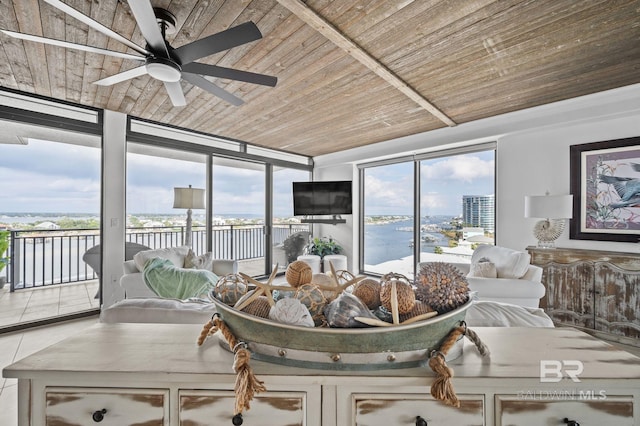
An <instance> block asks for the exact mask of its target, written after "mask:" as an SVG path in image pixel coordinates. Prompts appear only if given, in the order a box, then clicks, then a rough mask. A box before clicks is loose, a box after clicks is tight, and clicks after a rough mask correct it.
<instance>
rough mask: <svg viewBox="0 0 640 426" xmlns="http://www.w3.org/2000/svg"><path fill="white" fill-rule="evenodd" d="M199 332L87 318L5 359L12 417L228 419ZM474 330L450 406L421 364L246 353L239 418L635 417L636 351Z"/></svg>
mask: <svg viewBox="0 0 640 426" xmlns="http://www.w3.org/2000/svg"><path fill="white" fill-rule="evenodd" d="M200 330H201V327H200V326H198V325H192V324H191V325H190V324H98V325H96V326H95V327H93V328H90V329H88V330H87V331H85V332H83V333H81V334H79V335H77V336H73V337H71V338H69V339H67V340H64V341H62V342H60V343H57V344H55V345H53V346H50V347H49V348H46V349H44V350H43V351H40V352H38V353H35V354H33V355H31V356H28V357H26V358H24V359H22V360H20V361H18V362H16V363H14V364H12V365H10V366H8V367H6V368H5V369H4V370H3V375H4V377H10V378H17V379H18V415H19V425H20V426H27V425H30V426H45V425H92V424H99V425H101V426H102V425H105V426H110V425H117V426H122V425H133V424H140V425H142V424H144V425H147V426H152V425H162V426H177V425H192V426H198V425H202V426H205V425H212V424H214V425H216V426H224V425H229V426H231V425H232V417H233V410H234V391H233V388H234V382H235V375H234V374H233V372H232V363H233V356H232V354H231V353H229V352H227V351H226V350H224V349H223V348H222V347H221V346H220V345H219V342H218V338H217V336H214V338H212V339H209V340H207V342H205V344H204V345H203V346H201V347H198V346H197V345H196V344H195V341H196V339H197V337H198V335H199V333H200ZM474 330H475V331H476V332H477V334H478V335H479V336H480V338H481V339H482V341H483V342H484V343H485V344H486V345H487V346H488V347H489V349H490V351H491V353H490V355H488V356H486V357H482V356H480V354H479V353H478V351H477V349H476V347H475V346H474V345H473V344H471V343H470V342H469V341H468V340H467V339H465V343H464V347H463V350H462V355H461V356H460V357H458V358H457V359H455V360H452V361H450V362H449V363H448V365H449V367H451V368H452V369H453V370H454V372H455V374H454V378H453V387H454V389H455V391H456V393H457V394H458V397H459V398H460V400H461V407H460V408H455V407H451V406H448V405H445V404H444V403H442V402H440V401H437V400H434V399H433V398H432V397H431V395H430V385H431V383H432V382H433V379H434V375H433V373H432V372H431V370H430V369H429V368H428V367H426V366H425V367H424V368H407V369H387V370H375V371H330V370H310V369H306V368H295V367H288V366H286V365H278V364H269V363H265V362H259V361H256V360H252V361H251V366H252V368H253V370H254V372H255V373H256V374H257V376H258V378H259V379H260V380H263V381H264V383H265V386H266V387H267V391H266V392H263V393H260V394H257V396H256V398H255V399H254V401H253V402H252V403H251V408H250V410H247V411H245V412H244V413H243V423H242V424H243V425H244V426H285V425H286V426H291V425H299V426H348V425H365V424H366V425H369V426H387V425H394V426H413V425H424V424H427V425H428V426H444V425H447V426H449V425H486V426H489V425H496V426H507V425H514V424H517V425H519V426H539V425H541V424H545V425H556V424H557V425H562V424H568V423H567V422H564V419H565V418H566V419H567V420H574V421H576V422H578V423H580V424H583V425H587V424H597V425H626V426H638V425H640V408H638V407H640V405H639V404H640V358H638V357H636V356H634V355H631V354H629V353H627V352H624V351H621V350H619V349H617V348H615V347H613V346H611V345H610V344H608V343H606V342H604V341H602V340H599V339H596V338H594V337H592V336H590V335H588V334H586V333H584V332H581V331H578V330H576V329H573V328H516V327H512V328H507V327H502V328H475V329H474ZM543 363H544V364H543ZM572 377H573V378H572ZM421 420H423V421H424V422H426V423H423V422H421Z"/></svg>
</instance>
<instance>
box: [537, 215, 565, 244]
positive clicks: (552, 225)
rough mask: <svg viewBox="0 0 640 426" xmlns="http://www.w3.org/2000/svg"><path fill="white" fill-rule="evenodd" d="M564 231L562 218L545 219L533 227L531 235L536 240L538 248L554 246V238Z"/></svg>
mask: <svg viewBox="0 0 640 426" xmlns="http://www.w3.org/2000/svg"><path fill="white" fill-rule="evenodd" d="M562 231H564V220H563V219H545V220H541V221H539V222H537V223H536V225H535V226H534V227H533V236H534V237H536V239H537V240H538V247H539V248H555V240H557V239H558V237H559V236H560V235H561V234H562Z"/></svg>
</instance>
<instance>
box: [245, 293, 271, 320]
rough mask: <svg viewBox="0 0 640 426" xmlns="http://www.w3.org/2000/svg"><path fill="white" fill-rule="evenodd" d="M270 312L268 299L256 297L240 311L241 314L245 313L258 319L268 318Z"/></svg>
mask: <svg viewBox="0 0 640 426" xmlns="http://www.w3.org/2000/svg"><path fill="white" fill-rule="evenodd" d="M270 310H271V305H270V304H269V299H267V297H266V296H258V298H257V299H255V300H254V301H253V302H251V303H249V304H248V305H247V306H245V307H244V309H242V311H243V312H246V313H248V314H251V315H255V316H256V317H260V318H269V311H270Z"/></svg>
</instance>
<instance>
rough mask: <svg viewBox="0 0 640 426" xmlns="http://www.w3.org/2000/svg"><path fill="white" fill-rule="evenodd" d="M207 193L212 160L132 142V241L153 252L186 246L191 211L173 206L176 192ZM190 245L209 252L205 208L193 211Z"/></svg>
mask: <svg viewBox="0 0 640 426" xmlns="http://www.w3.org/2000/svg"><path fill="white" fill-rule="evenodd" d="M190 185H191V187H192V188H195V189H205V190H206V187H207V186H206V185H207V156H206V155H204V154H198V153H192V152H186V151H181V150H177V149H169V148H160V147H154V146H151V145H143V144H137V143H128V144H127V196H126V206H127V236H126V239H127V241H132V242H136V243H139V244H142V245H145V246H147V247H151V248H162V247H174V246H179V245H182V244H184V243H185V242H186V233H187V232H188V230H187V227H186V222H187V209H185V208H174V207H173V206H174V193H175V191H174V188H188V187H189V186H190ZM191 215H192V231H191V241H192V243H191V246H192V248H193V250H194V252H195V253H196V254H202V253H204V252H206V251H207V235H206V210H204V209H192V213H191Z"/></svg>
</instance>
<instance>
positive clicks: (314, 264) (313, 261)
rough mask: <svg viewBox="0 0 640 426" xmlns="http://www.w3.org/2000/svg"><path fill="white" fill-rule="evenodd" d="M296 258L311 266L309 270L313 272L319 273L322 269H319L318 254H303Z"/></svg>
mask: <svg viewBox="0 0 640 426" xmlns="http://www.w3.org/2000/svg"><path fill="white" fill-rule="evenodd" d="M298 260H302V261H303V262H305V263H307V264H308V265H309V266H311V272H312V273H314V274H319V273H321V272H322V271H321V270H320V256H318V255H315V254H303V255H301V256H298Z"/></svg>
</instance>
